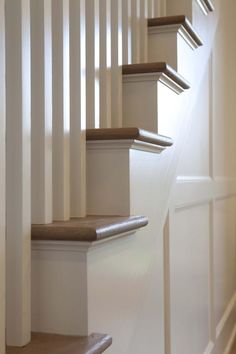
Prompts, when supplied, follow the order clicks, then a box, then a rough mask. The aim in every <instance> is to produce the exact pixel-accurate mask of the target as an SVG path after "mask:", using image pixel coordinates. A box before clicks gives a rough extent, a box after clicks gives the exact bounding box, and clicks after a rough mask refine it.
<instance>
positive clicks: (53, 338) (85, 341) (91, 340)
mask: <svg viewBox="0 0 236 354" xmlns="http://www.w3.org/2000/svg"><path fill="white" fill-rule="evenodd" d="M111 344H112V338H111V337H110V336H108V335H103V334H95V333H94V334H91V335H90V336H87V337H86V336H84V337H82V336H63V335H57V334H45V333H32V340H31V343H30V344H28V345H26V346H25V347H22V348H16V347H7V350H6V354H61V353H63V354H101V353H103V352H104V351H105V350H106V349H107V348H108V347H109V346H110V345H111Z"/></svg>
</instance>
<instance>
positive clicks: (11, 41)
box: [6, 0, 31, 346]
mask: <svg viewBox="0 0 236 354" xmlns="http://www.w3.org/2000/svg"><path fill="white" fill-rule="evenodd" d="M30 86H31V85H30V2H29V0H6V115H7V135H6V138H7V164H6V165H7V168H6V171H7V343H8V344H9V345H14V346H23V345H25V344H26V343H28V342H29V341H30V332H31V323H30V258H31V257H30V250H31V245H30V244H31V186H30V184H31V173H30V172H31V163H30V159H31V158H30V155H31V154H30V151H31V146H30V141H31V137H30V135H31V127H30V110H31V107H30V106H31V102H30V101H31V97H30V96H31V95H30V91H31V87H30Z"/></svg>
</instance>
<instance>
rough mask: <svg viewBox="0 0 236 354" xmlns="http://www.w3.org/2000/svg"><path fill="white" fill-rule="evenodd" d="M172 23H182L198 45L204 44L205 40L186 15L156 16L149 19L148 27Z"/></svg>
mask: <svg viewBox="0 0 236 354" xmlns="http://www.w3.org/2000/svg"><path fill="white" fill-rule="evenodd" d="M171 25H181V26H183V27H184V28H185V30H186V31H187V32H188V34H189V36H190V37H192V39H193V40H194V41H195V42H196V44H197V45H198V46H202V45H203V42H202V40H201V38H200V36H199V35H198V34H197V32H196V31H195V29H194V28H193V26H192V24H191V22H190V21H189V20H188V18H187V17H186V16H185V15H178V16H165V17H156V18H150V19H148V27H149V28H151V27H163V26H171Z"/></svg>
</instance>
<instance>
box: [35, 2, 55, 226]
mask: <svg viewBox="0 0 236 354" xmlns="http://www.w3.org/2000/svg"><path fill="white" fill-rule="evenodd" d="M30 5H31V83H32V85H31V87H32V89H31V95H32V98H31V102H32V108H31V123H32V147H31V149H32V169H31V171H32V196H31V199H32V222H33V223H39V224H44V223H50V222H52V24H51V1H47V0H45V1H38V0H33V1H31V3H30Z"/></svg>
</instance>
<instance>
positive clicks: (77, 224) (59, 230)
mask: <svg viewBox="0 0 236 354" xmlns="http://www.w3.org/2000/svg"><path fill="white" fill-rule="evenodd" d="M147 224H148V219H147V217H145V216H87V217H84V218H72V219H70V220H68V221H55V222H53V223H51V224H44V225H36V224H34V225H32V232H31V237H32V240H42V241H43V240H45V241H80V242H94V241H99V240H102V239H106V238H109V237H112V236H116V235H119V234H121V233H125V232H129V231H132V230H136V229H139V228H141V227H144V226H146V225H147Z"/></svg>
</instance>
